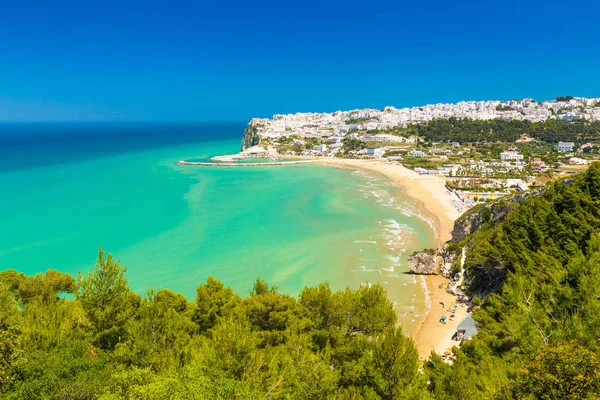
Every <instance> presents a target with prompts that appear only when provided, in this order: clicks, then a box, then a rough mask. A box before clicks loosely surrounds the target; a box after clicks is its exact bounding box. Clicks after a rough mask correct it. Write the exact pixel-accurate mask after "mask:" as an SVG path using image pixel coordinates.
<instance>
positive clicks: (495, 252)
mask: <svg viewBox="0 0 600 400" xmlns="http://www.w3.org/2000/svg"><path fill="white" fill-rule="evenodd" d="M492 211H493V212H491V213H489V214H487V213H486V216H485V221H483V222H484V225H483V227H482V228H480V229H479V230H478V231H476V232H475V234H473V236H472V237H470V238H467V239H465V240H464V241H463V243H461V244H462V245H466V246H467V248H468V249H469V250H468V257H467V261H466V268H467V271H468V279H469V281H470V285H468V286H467V287H468V290H469V291H470V292H471V294H472V295H479V296H483V295H485V294H487V295H489V294H491V295H489V296H487V297H485V300H484V302H483V305H482V307H481V308H480V309H479V310H477V311H476V312H475V313H474V318H475V319H476V320H477V321H478V322H479V328H480V329H479V335H478V336H477V337H476V338H475V340H473V341H472V342H470V343H468V344H466V345H465V346H463V348H462V350H461V351H459V355H458V358H457V361H456V363H455V364H454V365H453V367H452V368H450V367H448V366H446V365H445V364H440V363H439V362H434V363H429V364H427V366H426V368H427V370H428V371H429V374H430V376H431V379H432V382H433V383H434V389H433V390H434V393H436V395H438V397H440V398H448V399H450V398H459V395H460V396H462V397H460V398H481V399H485V398H495V397H496V398H519V399H565V398H572V399H591V398H599V397H598V396H600V364H599V363H600V355H599V354H600V347H599V344H598V341H599V339H600V163H594V164H592V166H591V167H590V169H589V170H588V171H587V172H586V173H585V174H583V175H579V176H577V177H574V178H573V179H570V180H563V181H559V182H556V183H554V184H552V185H551V186H549V187H548V188H547V189H546V190H544V191H543V193H542V194H541V195H539V196H531V197H529V198H527V199H525V200H523V201H522V203H521V204H516V203H504V204H503V203H502V202H499V203H498V204H497V205H496V206H495V207H494V208H492ZM507 212H508V213H507ZM506 213H507V214H506ZM500 215H506V217H505V218H503V219H502V220H501V221H498V220H495V219H497V218H500ZM457 381H460V382H461V385H460V386H459V385H458V384H456V382H457Z"/></svg>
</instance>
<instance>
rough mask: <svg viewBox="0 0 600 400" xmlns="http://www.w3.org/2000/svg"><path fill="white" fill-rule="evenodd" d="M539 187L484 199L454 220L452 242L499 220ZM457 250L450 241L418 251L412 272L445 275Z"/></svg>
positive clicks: (412, 258)
mask: <svg viewBox="0 0 600 400" xmlns="http://www.w3.org/2000/svg"><path fill="white" fill-rule="evenodd" d="M540 193H541V191H540V190H536V191H532V192H528V193H523V194H519V195H515V196H510V197H507V198H504V199H501V200H497V201H494V202H490V203H485V204H482V205H480V206H477V207H475V208H473V209H472V210H470V211H467V212H466V213H465V214H463V215H462V216H461V217H460V218H459V219H457V220H456V222H455V223H454V229H453V230H452V239H451V240H450V242H449V243H459V242H461V241H462V240H464V239H465V238H467V237H468V236H469V235H471V234H472V233H474V232H475V231H476V230H478V229H479V228H480V227H481V226H482V225H483V224H484V223H486V222H490V223H491V224H494V225H495V224H498V223H500V222H501V221H502V220H503V219H504V218H506V216H507V215H508V213H509V212H510V211H511V210H512V209H514V208H515V207H516V206H517V204H518V203H520V202H521V201H523V200H524V199H526V198H527V197H529V196H538V195H539V194H540ZM456 257H458V254H457V253H456V252H454V251H450V246H448V244H446V245H444V246H441V247H439V248H437V249H435V250H433V249H427V250H423V251H417V252H415V253H414V254H413V255H412V256H410V257H408V268H409V269H410V271H411V272H412V273H413V274H419V275H436V274H437V275H443V274H446V273H448V272H449V270H450V269H451V267H452V263H453V262H454V260H456Z"/></svg>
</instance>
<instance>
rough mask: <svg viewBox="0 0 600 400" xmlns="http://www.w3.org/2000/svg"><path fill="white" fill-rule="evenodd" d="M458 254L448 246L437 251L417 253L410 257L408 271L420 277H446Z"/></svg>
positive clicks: (428, 250) (429, 250)
mask: <svg viewBox="0 0 600 400" xmlns="http://www.w3.org/2000/svg"><path fill="white" fill-rule="evenodd" d="M456 257H457V253H456V252H455V251H453V250H451V247H450V246H448V245H444V246H440V247H438V248H437V249H436V250H433V249H427V250H423V251H417V252H415V253H413V255H411V256H409V257H408V269H409V270H410V272H412V273H413V274H418V275H446V274H448V272H449V271H450V269H451V268H452V264H453V263H454V260H456Z"/></svg>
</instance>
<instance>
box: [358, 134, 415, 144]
mask: <svg viewBox="0 0 600 400" xmlns="http://www.w3.org/2000/svg"><path fill="white" fill-rule="evenodd" d="M405 140H406V139H404V138H403V137H401V136H394V135H388V134H385V133H382V134H377V135H365V141H366V142H404V141H405Z"/></svg>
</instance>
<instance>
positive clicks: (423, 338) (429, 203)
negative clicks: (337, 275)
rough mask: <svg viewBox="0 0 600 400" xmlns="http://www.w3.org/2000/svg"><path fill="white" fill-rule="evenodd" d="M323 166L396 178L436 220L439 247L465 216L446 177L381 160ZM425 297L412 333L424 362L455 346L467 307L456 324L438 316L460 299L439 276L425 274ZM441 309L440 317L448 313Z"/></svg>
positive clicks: (332, 162)
mask: <svg viewBox="0 0 600 400" xmlns="http://www.w3.org/2000/svg"><path fill="white" fill-rule="evenodd" d="M318 161H319V164H322V165H328V166H335V167H341V168H349V169H359V170H362V171H366V172H376V173H379V174H382V175H384V176H386V177H387V178H389V179H392V180H393V181H394V182H395V183H396V184H397V185H398V186H399V187H401V188H402V190H403V191H404V193H405V194H406V195H407V196H408V197H410V198H411V199H413V200H414V201H415V202H416V203H417V205H418V207H419V208H421V210H422V211H423V212H424V214H426V217H429V218H430V219H431V221H432V228H433V231H434V236H435V242H436V245H437V246H439V245H441V244H443V243H445V242H446V241H448V240H450V239H451V237H452V235H451V232H452V229H453V228H454V221H455V220H456V219H458V217H460V215H462V212H460V211H458V210H456V209H455V208H454V207H453V206H452V203H451V201H450V200H451V199H452V197H451V196H450V195H449V192H448V191H447V190H446V188H445V178H444V179H440V178H436V177H431V176H426V177H423V176H421V175H419V174H417V173H416V172H414V171H411V170H409V169H408V168H406V167H404V166H403V165H400V164H391V163H385V162H382V161H378V160H359V159H320V160H318ZM420 279H421V283H422V284H423V288H422V289H423V295H424V296H425V312H424V315H423V318H422V319H421V321H420V322H417V323H416V328H415V330H414V332H413V334H412V338H413V340H414V341H415V345H416V347H417V350H418V352H419V356H420V357H421V359H427V358H428V357H429V355H430V353H431V351H436V352H437V353H438V354H442V353H443V352H444V351H445V350H446V349H447V348H449V347H452V346H453V345H454V344H455V343H454V342H453V341H452V339H451V338H452V335H453V334H454V332H455V331H456V328H457V327H458V325H459V324H460V322H462V320H463V319H464V318H465V317H466V310H465V308H464V307H459V308H458V310H457V312H456V318H454V321H447V323H444V324H442V323H441V322H440V320H439V316H438V315H436V314H434V311H433V310H434V307H435V306H437V305H440V303H444V304H445V305H446V307H449V306H451V305H452V304H453V303H454V302H455V301H456V296H454V295H452V294H450V293H448V292H446V290H445V286H446V285H447V284H448V282H449V280H448V279H447V278H445V277H443V276H439V275H421V276H420ZM444 313H445V311H444V308H443V307H442V308H441V309H440V316H441V314H444Z"/></svg>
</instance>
